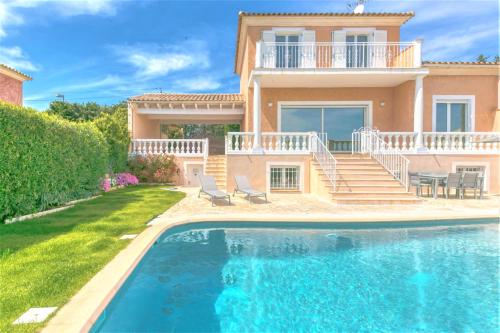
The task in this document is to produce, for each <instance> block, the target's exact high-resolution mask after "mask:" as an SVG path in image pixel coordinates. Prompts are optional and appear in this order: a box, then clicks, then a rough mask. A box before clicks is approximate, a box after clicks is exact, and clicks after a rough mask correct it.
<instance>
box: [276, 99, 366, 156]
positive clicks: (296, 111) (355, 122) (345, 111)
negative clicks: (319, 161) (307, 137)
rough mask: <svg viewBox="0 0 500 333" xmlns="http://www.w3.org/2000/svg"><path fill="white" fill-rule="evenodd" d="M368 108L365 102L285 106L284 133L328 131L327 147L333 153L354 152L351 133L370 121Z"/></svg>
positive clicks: (282, 119) (282, 125)
mask: <svg viewBox="0 0 500 333" xmlns="http://www.w3.org/2000/svg"><path fill="white" fill-rule="evenodd" d="M367 114H368V108H367V106H363V105H352V106H351V105H327V106H307V105H304V106H283V107H282V108H281V112H280V119H281V120H280V125H281V128H280V130H281V131H282V132H309V131H314V132H318V133H326V134H327V136H328V148H329V150H330V151H334V152H348V151H351V148H352V146H351V144H352V132H353V131H354V130H356V129H359V128H360V127H363V126H367V125H369V124H368V121H367V119H368V115H367Z"/></svg>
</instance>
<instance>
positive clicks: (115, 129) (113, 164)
mask: <svg viewBox="0 0 500 333" xmlns="http://www.w3.org/2000/svg"><path fill="white" fill-rule="evenodd" d="M110 109H111V110H112V112H101V115H100V116H99V117H98V118H96V119H95V120H94V121H93V123H94V124H95V125H96V127H97V128H98V129H99V130H100V131H101V133H102V134H103V135H104V137H105V138H106V142H107V143H108V148H109V168H110V171H112V172H121V171H124V170H126V169H127V158H128V147H129V144H130V137H129V133H128V126H127V105H126V104H125V103H121V104H117V105H114V106H112V107H110Z"/></svg>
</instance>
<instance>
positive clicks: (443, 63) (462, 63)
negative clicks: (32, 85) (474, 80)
mask: <svg viewBox="0 0 500 333" xmlns="http://www.w3.org/2000/svg"><path fill="white" fill-rule="evenodd" d="M422 63H423V64H424V65H499V64H500V62H495V61H422Z"/></svg>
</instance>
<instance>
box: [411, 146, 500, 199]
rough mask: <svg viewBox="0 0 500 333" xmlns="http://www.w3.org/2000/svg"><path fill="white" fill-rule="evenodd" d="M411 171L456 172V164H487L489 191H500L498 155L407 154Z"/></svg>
mask: <svg viewBox="0 0 500 333" xmlns="http://www.w3.org/2000/svg"><path fill="white" fill-rule="evenodd" d="M406 157H407V158H408V159H409V160H410V172H425V171H429V172H443V173H448V172H455V170H454V167H455V166H456V165H469V166H486V169H487V170H486V178H487V183H488V184H487V185H488V188H487V191H488V192H489V193H491V194H499V193H500V157H499V156H498V155H406Z"/></svg>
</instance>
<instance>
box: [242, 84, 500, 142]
mask: <svg viewBox="0 0 500 333" xmlns="http://www.w3.org/2000/svg"><path fill="white" fill-rule="evenodd" d="M433 95H474V96H475V131H477V132H483V131H484V132H487V131H494V130H497V131H498V130H499V128H498V127H499V126H500V125H499V123H500V120H498V117H499V115H498V114H499V112H498V109H499V106H498V78H497V77H496V76H495V75H477V76H474V75H468V76H450V75H447V76H428V77H426V78H425V79H424V131H429V132H430V131H432V97H433ZM414 96H415V81H413V80H412V81H407V82H404V83H402V84H400V85H398V86H396V87H387V88H384V87H381V88H262V89H261V110H262V123H261V124H262V131H277V129H278V124H277V119H278V102H285V101H304V102H307V101H372V102H373V126H374V127H377V128H378V129H379V130H381V131H398V132H405V131H413V108H414ZM252 98H253V89H249V90H248V101H247V109H246V110H247V112H246V119H245V121H244V127H243V130H244V131H252V130H253V100H252ZM270 102H271V103H272V104H273V105H272V107H269V106H268V104H269V103H270ZM382 102H384V104H385V105H384V106H382V105H381V103H382Z"/></svg>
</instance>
